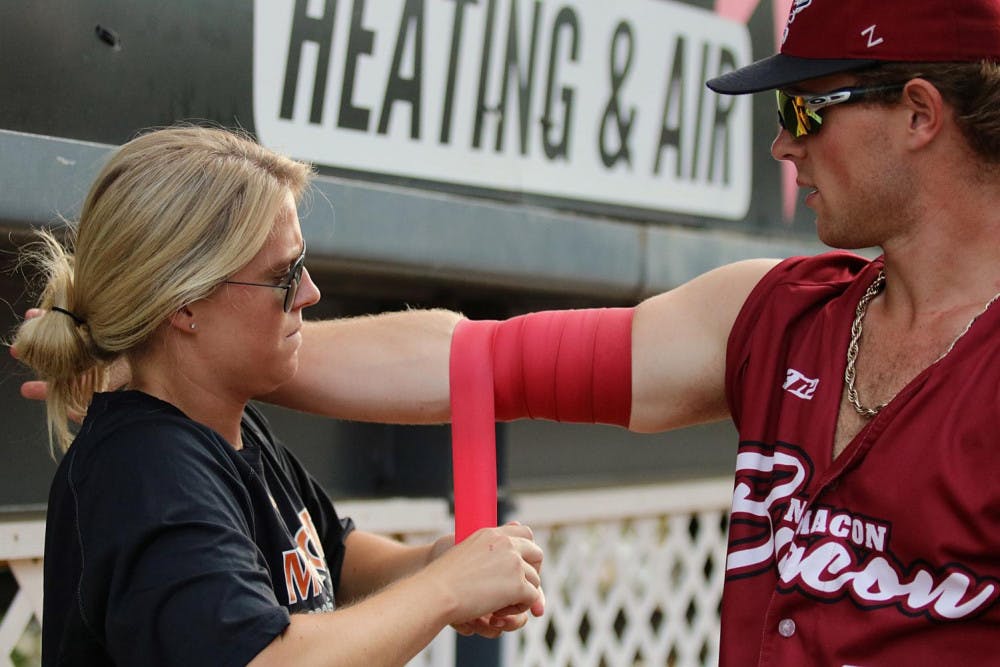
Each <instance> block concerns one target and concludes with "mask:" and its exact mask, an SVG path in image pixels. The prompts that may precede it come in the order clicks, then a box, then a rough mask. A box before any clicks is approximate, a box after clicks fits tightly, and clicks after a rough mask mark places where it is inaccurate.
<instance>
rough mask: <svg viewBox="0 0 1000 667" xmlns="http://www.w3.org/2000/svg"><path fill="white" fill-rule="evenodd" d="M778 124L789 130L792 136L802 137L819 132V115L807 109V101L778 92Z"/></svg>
mask: <svg viewBox="0 0 1000 667" xmlns="http://www.w3.org/2000/svg"><path fill="white" fill-rule="evenodd" d="M777 97H778V123H779V124H780V125H781V127H783V128H784V129H786V130H788V131H789V132H790V133H791V134H792V136H794V137H801V136H804V135H807V134H816V133H817V132H819V128H820V123H821V122H822V121H821V120H820V117H819V114H817V113H816V112H815V111H810V110H809V109H808V108H807V107H806V101H805V100H804V99H803V98H801V97H798V96H793V95H786V94H785V93H783V92H782V91H780V90H779V91H777Z"/></svg>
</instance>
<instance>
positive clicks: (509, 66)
mask: <svg viewBox="0 0 1000 667" xmlns="http://www.w3.org/2000/svg"><path fill="white" fill-rule="evenodd" d="M541 11H542V3H541V0H536V2H535V13H534V15H533V16H532V19H531V46H530V47H529V53H528V75H527V77H523V76H522V75H521V54H520V53H519V52H518V39H517V31H518V27H519V26H518V20H517V0H510V17H509V19H508V25H507V55H506V58H505V62H504V68H503V87H502V88H501V91H500V118H499V120H500V125H499V127H497V140H496V146H495V148H496V150H497V152H498V153H499V152H500V150H501V149H502V148H503V129H504V125H505V122H504V119H505V118H506V115H507V90H508V88H509V83H510V72H511V70H514V74H515V76H516V77H517V93H518V94H517V102H518V118H519V120H520V121H521V125H520V129H521V155H527V154H528V130H529V129H530V128H531V126H530V124H529V123H530V120H531V116H530V113H531V96H532V92H533V88H534V85H535V53H536V52H537V50H538V49H537V48H536V47H537V46H538V17H539V16H540V15H541ZM525 78H527V81H525V80H524V79H525Z"/></svg>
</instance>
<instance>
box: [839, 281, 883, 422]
mask: <svg viewBox="0 0 1000 667" xmlns="http://www.w3.org/2000/svg"><path fill="white" fill-rule="evenodd" d="M884 286H885V271H882V270H880V271H879V272H878V275H877V276H875V281H874V282H872V284H871V285H869V286H868V291H866V292H865V294H864V296H862V297H861V301H859V302H858V309H857V311H856V313H855V315H854V323H853V324H851V344H850V345H848V346H847V368H846V369H844V382H845V383H846V384H847V400H848V401H849V402H850V403H851V405H853V406H854V410H855V411H856V412H857V413H858V414H859V415H861V416H862V417H865V418H866V419H871V418H872V417H874V416H875V415H877V414H878V413H879V411H880V410H881V409H882V408H884V407H885V406H886V404H885V403H882V404H880V405H876V406H875V407H874V408H866V407H865V406H863V405H862V404H861V399H860V398H858V390H857V389H856V388H855V387H854V377H855V375H856V374H857V370H856V369H855V368H854V364H855V363H856V362H857V360H858V344H859V343H860V342H861V330H862V326H863V323H864V321H865V313H867V312H868V304H869V303H871V300H872V299H874V298H875V297H876V296H878V293H879V292H881V291H882V287H884Z"/></svg>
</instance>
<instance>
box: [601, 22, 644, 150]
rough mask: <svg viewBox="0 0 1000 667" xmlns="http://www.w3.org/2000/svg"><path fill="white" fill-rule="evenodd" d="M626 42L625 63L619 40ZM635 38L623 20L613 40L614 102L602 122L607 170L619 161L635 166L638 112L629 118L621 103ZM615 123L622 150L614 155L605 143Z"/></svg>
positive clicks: (612, 90) (630, 110)
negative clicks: (634, 135) (632, 138)
mask: <svg viewBox="0 0 1000 667" xmlns="http://www.w3.org/2000/svg"><path fill="white" fill-rule="evenodd" d="M620 39H623V40H625V45H626V47H627V48H626V50H625V62H624V63H619V62H618V40H620ZM634 43H635V38H634V37H633V36H632V28H631V27H630V26H629V24H628V23H626V22H625V21H622V22H621V23H619V24H618V27H616V28H615V36H614V37H612V38H611V55H610V60H611V99H610V100H608V104H607V106H605V107H604V118H602V119H601V134H600V136H599V137H598V139H599V142H600V146H601V160H602V161H603V162H604V166H605V167H612V166H614V164H615V163H616V162H618V160H625V164H627V165H629V166H632V155H631V152H630V151H629V147H628V138H629V135H630V134H632V122H633V121H634V120H635V109H634V108H633V109H629V112H628V118H625V117H624V116H623V115H622V109H621V106H620V104H621V103H620V102H619V100H618V94H619V93H620V92H621V87H622V84H623V83H624V81H625V77H626V76H628V71H629V69H630V68H631V67H632V51H633V47H634ZM612 119H613V120H614V121H615V126H616V127H617V128H618V150H617V151H616V152H614V153H612V152H611V151H610V150H609V149H608V148H607V146H605V144H604V139H605V135H606V130H607V128H608V122H609V121H611V120H612Z"/></svg>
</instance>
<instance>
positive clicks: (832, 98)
mask: <svg viewBox="0 0 1000 667" xmlns="http://www.w3.org/2000/svg"><path fill="white" fill-rule="evenodd" d="M905 85H906V84H905V83H894V84H890V85H887V86H874V87H872V88H841V89H839V90H834V91H833V92H830V93H824V94H823V95H811V96H809V97H804V96H802V95H789V94H788V93H786V92H785V91H783V90H776V91H775V93H776V94H777V97H778V124H779V125H781V127H783V128H785V129H786V130H788V131H789V132H790V133H791V134H792V136H794V137H802V136H805V135H810V134H817V133H818V132H819V129H820V128H821V127H822V126H823V117H822V116H821V115H820V113H819V111H820V109H824V108H826V107H831V106H833V105H835V104H848V103H851V102H861V101H863V100H865V99H869V100H870V99H871V98H872V97H873V96H875V95H876V94H883V95H884V94H885V93H888V92H892V91H898V90H902V89H903V86H905Z"/></svg>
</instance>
